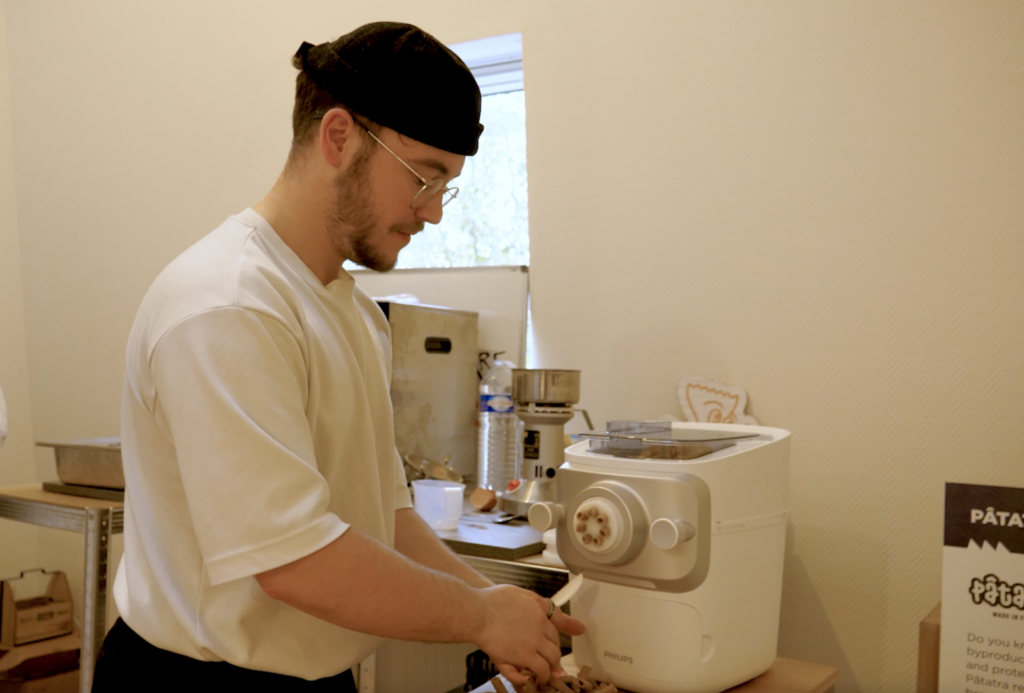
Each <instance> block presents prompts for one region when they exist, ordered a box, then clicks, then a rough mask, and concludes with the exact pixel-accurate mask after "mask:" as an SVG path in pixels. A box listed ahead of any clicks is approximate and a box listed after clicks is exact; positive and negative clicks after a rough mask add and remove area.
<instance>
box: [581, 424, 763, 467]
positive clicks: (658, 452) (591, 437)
mask: <svg viewBox="0 0 1024 693" xmlns="http://www.w3.org/2000/svg"><path fill="white" fill-rule="evenodd" d="M579 437H580V439H581V440H587V441H589V446H590V447H589V449H590V452H594V453H599V454H601V455H612V456H613V457H623V458H626V459H655V460H693V459H697V458H698V457H703V456H705V455H710V454H711V453H713V452H717V451H719V450H722V449H724V448H727V447H730V446H732V445H735V444H736V443H737V442H739V441H742V440H750V439H751V438H757V437H758V434H757V433H736V432H734V431H715V430H709V429H691V428H686V429H683V428H673V427H672V423H671V422H669V421H609V422H608V432H607V433H580V434H579Z"/></svg>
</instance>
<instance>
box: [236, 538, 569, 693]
mask: <svg viewBox="0 0 1024 693" xmlns="http://www.w3.org/2000/svg"><path fill="white" fill-rule="evenodd" d="M455 560H458V559H455ZM256 580H257V581H258V582H259V584H260V587H262V588H263V590H264V591H265V592H266V593H267V594H268V595H269V596H271V597H272V598H274V599H277V600H280V601H282V602H284V603H286V604H289V605H290V606H293V607H295V608H296V609H299V610H300V611H303V612H305V613H307V614H310V615H312V616H316V617H317V618H320V619H323V620H325V621H328V622H330V623H334V624H336V625H339V626H342V627H343V628H349V629H351V630H355V631H359V632H363V633H370V634H373V635H381V636H384V637H390V638H398V639H403V640H419V641H426V642H469V643H472V644H474V645H476V646H477V647H479V648H480V649H481V650H483V651H484V652H486V653H487V654H488V656H490V657H491V659H492V660H493V661H494V663H495V664H496V665H498V667H499V669H500V670H502V672H503V673H505V674H506V676H512V677H513V678H514V679H518V681H517V682H523V681H525V678H524V677H522V676H519V675H517V674H518V672H516V671H515V669H529V670H530V671H532V672H534V673H535V674H536V675H537V677H538V680H541V681H546V680H547V678H548V676H549V675H550V672H551V670H552V668H554V667H556V666H557V665H558V662H559V660H560V658H561V651H560V649H559V646H558V630H561V631H562V632H564V633H567V634H571V635H579V634H581V633H582V632H583V625H582V624H581V623H580V622H579V621H576V620H575V619H573V618H571V617H569V616H566V615H565V614H562V613H561V612H560V611H558V610H556V612H555V614H554V615H553V616H552V618H551V619H550V620H548V619H547V618H546V617H545V616H546V614H547V607H548V600H546V599H544V598H542V597H540V596H539V595H536V594H534V593H532V592H529V591H527V590H523V589H520V588H518V587H512V586H510V585H499V586H496V587H494V586H491V587H484V588H478V587H473V586H470V585H469V584H467V583H466V582H464V581H463V580H462V579H460V578H458V577H454V576H452V575H448V574H446V573H443V572H439V571H437V570H433V569H431V568H428V567H425V566H423V565H420V564H419V563H417V562H415V561H413V560H411V559H409V558H407V557H405V556H403V555H401V554H400V553H398V552H396V551H393V550H391V549H390V548H388V547H387V546H386V545H384V544H382V543H380V542H378V541H376V540H375V539H373V538H371V537H368V536H367V535H365V534H362V533H361V532H359V531H357V530H355V529H353V528H351V527H350V528H349V529H348V530H347V531H346V532H345V533H344V534H343V535H341V536H340V537H339V538H338V539H336V540H335V541H333V542H331V543H330V544H328V545H327V546H325V547H324V548H323V549H320V550H319V551H316V552H314V553H312V554H310V555H308V556H306V557H304V558H301V559H299V560H297V561H295V562H293V563H289V564H287V565H284V566H281V567H279V568H275V569H273V570H269V571H267V572H265V573H261V574H259V575H257V576H256Z"/></svg>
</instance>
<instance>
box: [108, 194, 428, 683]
mask: <svg viewBox="0 0 1024 693" xmlns="http://www.w3.org/2000/svg"><path fill="white" fill-rule="evenodd" d="M390 364H391V356H390V332H389V327H388V323H387V320H386V318H385V317H384V315H383V313H382V312H381V310H380V308H379V307H378V306H377V305H376V304H375V303H374V302H373V301H372V300H371V299H370V298H369V297H367V295H366V294H365V293H363V292H362V291H361V290H360V289H359V288H358V287H356V286H355V280H354V279H353V278H352V277H351V276H350V275H348V274H347V273H345V272H342V274H341V277H340V278H339V279H337V280H335V281H333V282H331V283H330V284H328V285H327V286H324V285H323V284H322V283H321V282H320V281H319V280H318V279H317V278H316V276H315V275H314V274H313V272H312V270H310V269H309V267H307V266H306V265H305V264H304V263H303V262H302V260H300V259H299V257H298V256H297V255H295V253H294V252H292V250H291V249H290V248H289V247H288V246H287V245H285V243H284V242H283V241H282V240H281V238H280V237H279V236H278V235H277V234H276V233H275V232H274V230H273V229H272V228H271V227H270V225H269V224H268V223H267V222H266V220H264V219H263V218H262V217H261V216H260V215H258V214H257V213H256V212H255V211H253V210H251V209H247V210H245V211H244V212H242V213H241V214H238V215H236V216H233V217H230V218H229V219H228V220H227V221H225V222H224V223H223V224H222V225H221V226H220V227H219V228H217V229H216V230H215V231H213V232H212V233H211V234H209V235H208V236H206V237H205V238H203V239H202V240H200V241H199V242H198V243H196V244H195V245H194V246H192V247H191V248H189V249H188V250H187V251H185V252H184V253H183V254H182V255H181V256H179V257H178V258H177V259H176V260H174V261H173V262H172V263H171V264H170V265H169V266H168V267H167V268H166V269H165V270H164V271H163V272H162V273H161V274H160V276H159V277H158V278H157V279H156V281H155V282H154V283H153V286H152V287H151V288H150V290H149V292H148V293H147V294H146V297H145V299H144V300H143V302H142V305H141V307H140V309H139V313H138V315H137V316H136V319H135V324H134V326H133V328H132V332H131V336H130V337H129V340H128V349H127V355H126V376H125V385H124V394H123V401H122V412H121V416H122V430H121V451H122V457H123V459H124V471H125V484H126V491H127V492H126V502H125V525H124V540H125V549H124V557H123V559H122V561H121V565H120V566H119V568H118V571H117V578H116V580H115V583H114V597H115V600H116V602H117V606H118V609H119V610H120V612H121V616H122V618H124V620H125V622H126V623H127V624H128V625H129V626H131V628H132V629H133V630H135V631H136V632H137V633H139V635H141V636H142V637H143V638H145V639H146V640H148V641H149V642H150V643H152V644H154V645H156V646H157V647H160V648H163V649H166V650H170V651H173V652H177V653H179V654H183V655H187V656H189V657H193V658H195V659H201V660H212V661H219V660H225V661H228V662H230V663H232V664H235V665H238V666H242V667H246V668H249V669H257V670H262V671H272V672H276V673H280V674H287V675H290V676H298V677H301V678H305V679H310V680H312V679H318V678H322V677H325V676H331V675H334V674H338V673H340V672H342V671H344V670H345V669H347V668H349V667H351V666H353V665H354V664H356V663H358V662H359V661H361V660H362V659H364V658H365V657H366V656H367V655H369V654H370V653H371V652H373V651H374V650H375V649H376V647H377V646H378V645H379V644H380V638H377V637H374V636H370V635H365V634H362V633H356V632H353V631H349V630H346V629H344V628H340V627H338V626H335V625H331V624H329V623H327V622H325V621H321V620H319V619H317V618H315V617H313V616H309V615H307V614H304V613H302V612H300V611H298V610H296V609H293V608H292V607H290V606H287V605H286V604H284V603H282V602H279V601H275V600H273V599H271V598H270V597H268V596H267V595H266V594H265V593H264V592H263V591H262V589H260V587H259V585H258V584H257V582H256V579H255V577H254V576H255V575H256V574H258V573H261V572H263V571H266V570H269V569H271V568H275V567H278V566H281V565H285V564H288V563H291V562H292V561H295V560H297V559H299V558H302V557H303V556H307V555H309V554H311V553H313V552H314V551H317V550H318V549H321V548H323V547H324V546H326V545H327V544H329V543H331V542H332V541H334V540H335V539H337V538H338V537H339V536H341V535H342V534H343V533H344V532H345V531H346V530H347V529H348V527H350V526H351V527H354V528H356V529H358V530H359V531H361V532H363V533H365V534H367V535H369V536H371V537H374V538H375V539H378V540H380V541H382V542H384V543H386V544H388V545H389V546H393V545H394V517H395V511H396V510H397V509H399V508H404V507H411V502H410V498H409V493H408V489H407V488H406V485H405V475H404V472H403V469H402V464H401V460H400V458H399V455H398V451H397V450H396V449H395V439H394V419H393V414H392V409H391V399H390V395H389V381H390ZM338 589H339V590H340V591H344V586H343V585H339V586H338Z"/></svg>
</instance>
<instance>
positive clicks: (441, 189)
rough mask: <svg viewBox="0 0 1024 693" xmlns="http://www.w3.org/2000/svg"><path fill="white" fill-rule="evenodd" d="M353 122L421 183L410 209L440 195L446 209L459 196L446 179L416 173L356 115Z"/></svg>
mask: <svg viewBox="0 0 1024 693" xmlns="http://www.w3.org/2000/svg"><path fill="white" fill-rule="evenodd" d="M325 115H327V112H326V111H318V112H317V113H315V114H314V115H313V117H314V118H323V117H324V116H325ZM352 120H353V121H355V123H356V125H358V126H359V127H361V128H362V129H363V130H366V133H367V134H368V135H369V136H370V137H372V138H373V139H374V140H375V141H376V142H377V144H379V145H380V146H382V147H384V149H385V150H387V153H388V154H390V155H391V156H393V157H395V158H396V159H398V161H399V162H400V163H401V164H402V166H405V167H406V168H407V169H409V172H410V173H412V175H414V176H416V180H418V181H419V182H420V184H421V186H422V187H420V189H419V191H417V193H416V195H414V196H413V198H412V202H410V203H409V207H411V208H412V209H422V208H423V207H426V206H427V205H428V204H430V201H431V200H433V199H434V198H435V197H436V196H437V195H438V193H440V194H441V195H442V197H441V206H442V207H444V206H445V205H447V204H448V203H449V202H451V201H452V200H454V199H455V198H456V196H457V195H458V194H459V189H458V188H449V187H447V186H446V185H445V184H444V179H442V178H435V179H433V180H427V179H426V178H424V177H423V176H421V175H420V174H418V173H416V169H414V168H413V167H412V166H410V165H409V164H407V163H405V160H404V159H403V158H402V157H400V156H398V155H397V154H395V153H394V152H393V151H391V148H390V147H389V146H387V145H386V144H384V143H383V142H381V141H380V138H379V137H377V136H376V135H375V134H373V133H372V132H370V128H368V127H366V126H365V125H363V124H362V123H361V122H359V119H358V118H356V117H355V115H352Z"/></svg>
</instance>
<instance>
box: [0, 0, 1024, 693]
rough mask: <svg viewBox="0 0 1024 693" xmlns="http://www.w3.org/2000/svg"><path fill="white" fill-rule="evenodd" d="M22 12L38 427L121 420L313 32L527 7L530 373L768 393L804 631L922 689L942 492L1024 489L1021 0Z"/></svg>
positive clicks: (11, 6) (635, 402) (29, 316)
mask: <svg viewBox="0 0 1024 693" xmlns="http://www.w3.org/2000/svg"><path fill="white" fill-rule="evenodd" d="M5 7H6V15H7V16H6V19H7V32H8V46H7V48H8V53H9V55H10V75H11V82H12V87H11V91H12V97H11V104H12V109H13V133H14V172H15V174H16V176H17V182H18V189H17V190H18V197H17V209H18V222H17V230H18V232H19V233H20V236H17V235H15V234H14V232H13V231H12V230H11V229H12V228H14V227H13V224H14V221H13V218H11V219H8V218H9V217H11V215H10V214H9V213H8V212H6V211H4V212H0V243H3V246H2V249H3V251H4V254H3V255H2V256H0V258H6V257H8V253H9V252H11V251H10V249H11V248H16V247H17V246H18V244H19V243H20V253H21V266H22V268H23V274H22V277H23V286H24V294H25V296H24V307H25V316H26V320H27V343H28V346H29V353H30V354H31V359H30V361H29V366H30V373H31V383H32V385H31V397H32V406H33V410H32V415H33V418H34V429H33V432H34V436H35V437H36V438H44V437H58V436H60V437H69V436H97V435H110V434H113V433H116V431H117V429H118V400H119V394H120V381H121V371H122V364H123V360H122V352H123V345H124V342H125V339H126V336H127V333H128V330H129V327H130V324H131V320H132V316H133V314H134V311H135V309H136V307H137V305H138V303H139V300H140V299H141V296H142V294H143V292H144V291H145V289H146V287H147V286H148V284H149V283H150V281H151V280H152V279H153V277H154V276H155V274H156V273H157V272H158V271H159V269H160V268H161V267H162V266H163V265H164V264H166V263H167V262H168V261H169V260H170V259H171V258H172V257H173V256H174V255H175V254H177V253H178V252H179V251H180V250H182V249H184V248H185V247H186V246H187V245H188V244H190V243H191V242H192V241H194V240H195V239H197V238H198V237H200V236H201V235H202V234H203V233H205V232H206V231H207V230H209V229H211V228H212V227H213V226H214V225H215V224H216V223H218V222H219V221H220V220H221V219H222V218H223V217H224V216H226V215H227V214H229V213H231V212H234V211H237V210H238V209H240V208H242V207H244V206H245V205H247V204H250V203H252V202H254V201H256V200H257V199H258V198H259V197H260V196H261V195H262V193H263V192H264V191H265V189H266V188H267V187H268V186H269V185H270V184H271V183H272V182H273V180H274V178H275V176H276V175H277V172H278V169H279V167H280V165H281V163H282V161H283V159H284V155H285V151H286V147H287V141H288V138H289V131H288V116H289V110H290V104H289V93H290V90H291V85H292V80H293V72H292V70H291V68H290V67H289V64H288V58H289V56H290V55H291V54H292V53H293V52H294V51H295V49H296V48H297V47H298V45H299V43H300V42H301V41H303V40H310V41H322V40H327V39H330V38H333V37H335V36H336V35H337V34H338V33H341V32H342V31H343V30H347V29H348V28H350V27H353V26H355V25H357V24H359V23H361V22H363V21H368V20H372V19H379V18H401V19H403V20H405V21H411V22H414V23H419V24H421V25H422V26H423V27H425V28H426V29H428V30H430V31H432V32H433V33H435V34H436V35H438V36H439V37H440V38H441V39H442V40H445V41H448V42H458V41H464V40H469V39H473V38H479V37H482V36H488V35H495V34H501V33H507V32H510V31H522V33H523V45H524V47H523V50H524V63H525V69H526V77H525V79H526V88H527V128H528V142H529V152H528V153H529V175H530V226H531V255H532V259H531V285H532V292H533V293H532V296H533V299H532V310H533V317H534V319H535V337H536V342H537V354H538V363H537V364H536V365H538V366H548V367H563V368H564V367H568V368H579V369H581V370H582V371H583V403H584V404H585V405H586V407H587V409H588V410H589V411H590V413H591V415H592V416H593V417H594V418H595V420H596V421H604V420H605V419H608V418H624V417H649V416H658V415H660V414H663V413H671V414H675V415H677V416H681V410H680V407H679V405H678V403H677V401H676V398H675V390H676V383H677V381H678V379H679V378H680V377H682V376H688V375H701V376H705V377H710V378H715V379H719V380H723V381H726V382H730V383H733V384H736V385H740V386H743V387H745V388H746V389H747V390H748V392H749V393H750V397H751V402H752V412H753V413H754V414H755V415H756V416H758V417H759V419H760V420H761V421H762V422H763V423H766V424H769V425H773V426H780V427H784V428H788V429H790V430H792V431H793V436H794V437H793V458H792V469H791V476H790V479H791V489H792V493H791V523H790V524H791V531H790V542H789V548H788V557H787V562H786V581H785V593H784V600H783V617H782V628H781V641H780V650H781V654H783V655H786V656H790V657H796V658H799V659H807V660H813V661H818V662H824V663H829V664H833V665H835V666H838V667H839V668H840V670H841V678H840V682H839V685H838V687H837V690H839V691H841V692H842V693H852V692H854V691H860V692H863V693H887V692H889V691H892V692H893V693H896V692H898V691H900V692H901V691H907V690H911V689H912V688H913V686H914V675H915V665H916V655H917V649H916V642H917V623H918V621H919V620H920V619H921V618H922V617H923V616H924V615H926V614H927V613H928V611H929V610H930V609H931V608H932V607H933V606H934V604H935V603H936V602H937V601H938V599H939V593H940V579H941V576H940V553H941V548H940V545H941V541H942V530H941V523H942V495H943V483H944V482H945V481H964V482H973V483H992V484H1003V485H1021V484H1022V483H1024V474H1022V472H1021V465H1020V446H1019V431H1020V423H1019V422H1020V421H1021V420H1024V398H1022V397H1021V393H1022V392H1024V361H1022V360H1021V354H1022V350H1024V312H1022V308H1021V299H1022V298H1024V272H1021V268H1022V267H1024V233H1022V232H1021V220H1022V219H1024V196H1022V195H1021V194H1020V187H1021V181H1022V180H1024V132H1022V130H1021V127H1020V123H1021V122H1024V42H1022V41H1020V37H1021V36H1022V35H1024V4H1021V3H1013V2H1000V1H996V0H979V1H978V2H971V3H963V2H959V1H956V2H954V1H947V0H905V1H904V2H900V3H889V2H880V1H879V2H862V1H861V0H848V1H844V2H841V1H831V2H819V1H818V0H790V1H779V2H772V3H765V2H754V1H751V0H731V1H726V2H718V1H716V2H711V1H710V0H708V1H694V2H642V3H620V2H610V1H604V2H594V1H590V2H583V0H563V1H562V2H557V3H556V2H550V1H544V2H541V1H540V0H536V1H529V2H520V3H504V4H503V6H501V7H499V6H497V4H495V3H486V4H485V3H480V2H470V1H468V0H467V1H465V2H462V1H459V2H456V1H449V2H441V3H429V4H424V3H412V2H409V1H408V0H378V2H375V3H338V2H327V1H326V0H304V1H303V2H294V3H280V2H242V1H241V0H231V1H228V0H223V1H221V2H218V3H208V2H201V1H199V0H182V1H181V2H175V3H138V2H128V1H123V2H114V1H113V0H97V1H96V2H91V3H76V2H70V1H68V0H62V1H57V0H7V1H6V4H5ZM371 8H372V9H371ZM2 74H3V73H2V72H0V76H2ZM5 104H6V99H5V98H4V97H3V96H2V93H0V109H2V108H4V107H5ZM0 117H2V116H0ZM6 132H8V130H7V129H6V128H5V127H3V122H2V121H0V152H2V151H3V150H2V146H3V145H2V138H3V137H4V136H5V133H6ZM9 162H10V157H9V156H8V157H4V156H2V155H0V180H7V179H9V178H10V163H9ZM5 167H6V168H5ZM4 202H6V201H4ZM2 206H3V208H4V209H5V210H6V209H8V208H9V207H8V206H7V205H6V204H3V205H2ZM0 262H5V260H3V259H0ZM15 266H17V265H15ZM4 269H5V270H6V265H4ZM0 282H4V283H3V284H2V286H3V292H4V294H3V295H4V296H7V295H15V294H16V293H17V286H18V283H17V282H16V281H13V280H12V279H10V278H9V275H8V274H7V273H6V272H5V273H4V274H3V275H0ZM9 286H10V287H13V288H9ZM4 310H9V309H4ZM5 315H6V314H5ZM4 327H5V328H6V325H5V326H4ZM18 329H19V328H17V327H16V328H15V330H16V331H17V330H18ZM18 343H22V341H21V340H19V342H18ZM0 368H7V367H6V366H0ZM6 372H7V371H0V373H6ZM18 372H22V373H23V370H21V369H19V371H18ZM5 391H6V383H5ZM27 398H28V393H26V392H24V388H23V390H22V394H21V401H22V402H27ZM20 445H21V448H16V449H20V450H23V451H25V452H23V453H19V454H27V451H28V443H27V442H22V443H21V444H20ZM7 452H8V451H7V450H5V452H4V454H5V462H6V461H7V460H8V459H9V456H7ZM37 463H38V465H39V466H40V469H43V470H48V469H49V468H50V467H52V462H51V461H50V460H49V459H48V458H47V457H46V453H45V452H40V453H39V457H38V458H37ZM22 464H24V463H23V462H22ZM47 465H49V466H47ZM0 474H4V471H3V465H0ZM3 478H5V479H6V478H8V477H3ZM56 545H57V544H56V543H55V542H51V541H49V540H45V539H44V540H42V541H41V548H40V551H41V553H42V555H43V556H44V557H47V558H49V557H51V556H53V557H59V556H60V555H63V554H62V553H61V551H58V550H56V549H54V548H52V547H53V546H56ZM74 560H79V559H78V558H75V559H74ZM737 568H738V569H742V566H738V567H737Z"/></svg>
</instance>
